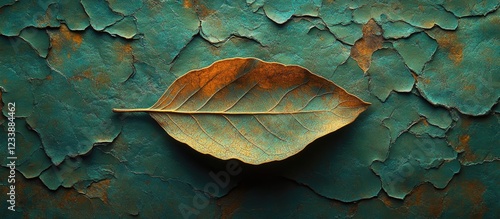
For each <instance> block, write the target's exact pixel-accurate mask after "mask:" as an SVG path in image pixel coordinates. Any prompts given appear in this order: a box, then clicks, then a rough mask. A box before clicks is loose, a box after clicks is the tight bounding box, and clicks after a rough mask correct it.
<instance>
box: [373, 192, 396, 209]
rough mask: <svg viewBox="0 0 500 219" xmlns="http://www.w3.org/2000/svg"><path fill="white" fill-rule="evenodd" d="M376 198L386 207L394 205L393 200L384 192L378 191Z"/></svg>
mask: <svg viewBox="0 0 500 219" xmlns="http://www.w3.org/2000/svg"><path fill="white" fill-rule="evenodd" d="M377 198H378V199H379V200H380V201H381V202H382V203H384V205H385V206H387V207H390V208H394V207H395V206H396V202H395V200H394V199H392V198H391V197H389V196H388V195H387V194H386V193H385V192H381V193H379V195H378V197H377Z"/></svg>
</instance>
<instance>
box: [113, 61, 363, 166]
mask: <svg viewBox="0 0 500 219" xmlns="http://www.w3.org/2000/svg"><path fill="white" fill-rule="evenodd" d="M368 105H369V103H366V102H364V101H362V100H360V99H359V98H357V97H356V96H353V95H351V94H349V93H347V92H346V91H345V90H344V89H342V88H341V87H339V86H337V85H335V84H334V83H332V82H331V81H328V80H327V79H325V78H323V77H320V76H318V75H315V74H313V73H311V72H310V71H308V70H307V69H305V68H302V67H300V66H293V65H289V66H287V65H283V64H280V63H272V62H264V61H262V60H259V59H255V58H234V59H225V60H221V61H218V62H215V63H213V64H212V65H211V66H209V67H206V68H203V69H199V70H193V71H190V72H188V73H187V74H185V75H184V76H182V77H180V78H178V79H177V80H176V81H174V83H173V84H172V85H171V86H170V87H169V88H168V89H167V90H166V91H165V93H164V94H163V95H162V96H161V98H160V99H159V100H158V102H156V103H155V104H154V105H153V106H152V107H150V108H147V109H113V111H114V112H148V113H149V114H150V115H151V117H153V118H154V119H155V120H156V121H157V122H158V123H159V124H160V125H161V127H163V129H164V130H165V131H166V132H167V133H168V134H170V135H171V136H172V137H173V138H175V139H177V140H178V141H181V142H184V143H186V144H188V145H189V146H191V147H192V148H194V149H195V150H197V151H199V152H201V153H205V154H211V155H213V156H215V157H218V158H220V159H231V158H236V159H239V160H241V161H243V162H246V163H250V164H261V163H266V162H270V161H275V160H283V159H285V158H287V157H290V156H292V155H294V154H296V153H298V152H299V151H301V150H302V149H304V148H305V146H306V145H307V144H309V143H311V142H312V141H314V140H315V139H317V138H319V137H321V136H323V135H326V134H328V133H330V132H333V131H335V130H337V129H339V128H341V127H343V126H345V125H347V124H349V123H351V122H352V121H354V119H355V118H356V117H357V116H358V115H359V114H360V113H361V112H363V111H364V110H365V109H366V108H367V107H368Z"/></svg>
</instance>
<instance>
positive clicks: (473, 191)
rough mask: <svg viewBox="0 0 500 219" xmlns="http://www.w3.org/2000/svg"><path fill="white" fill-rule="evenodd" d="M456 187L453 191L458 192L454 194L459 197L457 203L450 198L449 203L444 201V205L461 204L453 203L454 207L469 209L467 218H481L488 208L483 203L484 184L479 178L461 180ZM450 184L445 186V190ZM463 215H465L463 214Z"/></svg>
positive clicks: (448, 188) (447, 189) (446, 190)
mask: <svg viewBox="0 0 500 219" xmlns="http://www.w3.org/2000/svg"><path fill="white" fill-rule="evenodd" d="M457 187H458V188H457V189H456V190H455V189H454V191H455V192H458V193H459V194H454V197H460V198H461V199H460V201H458V202H459V203H455V202H454V201H456V200H450V203H448V202H447V201H445V204H446V205H450V204H459V205H460V204H461V206H456V205H454V206H453V207H455V208H457V207H458V208H464V209H465V208H467V209H470V210H471V213H472V214H470V215H467V217H468V218H483V216H484V214H485V213H486V212H487V211H488V208H487V207H486V206H485V205H484V199H483V194H484V193H485V192H486V186H485V185H484V184H483V183H482V182H481V181H479V180H471V181H461V182H459V183H458V184H457ZM450 188H451V186H448V187H446V188H445V192H448V191H449V190H450ZM469 202H470V203H469ZM464 216H465V215H464Z"/></svg>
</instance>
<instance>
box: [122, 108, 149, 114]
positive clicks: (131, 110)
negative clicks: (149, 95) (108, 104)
mask: <svg viewBox="0 0 500 219" xmlns="http://www.w3.org/2000/svg"><path fill="white" fill-rule="evenodd" d="M148 111H151V109H149V108H138V109H113V112H115V113H134V112H148Z"/></svg>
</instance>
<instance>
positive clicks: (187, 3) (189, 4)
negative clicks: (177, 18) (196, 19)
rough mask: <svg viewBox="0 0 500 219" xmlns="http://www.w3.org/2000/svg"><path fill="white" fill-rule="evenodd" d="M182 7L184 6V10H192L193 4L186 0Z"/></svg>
mask: <svg viewBox="0 0 500 219" xmlns="http://www.w3.org/2000/svg"><path fill="white" fill-rule="evenodd" d="M182 6H184V8H192V7H193V3H192V2H191V0H184V2H183V3H182Z"/></svg>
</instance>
